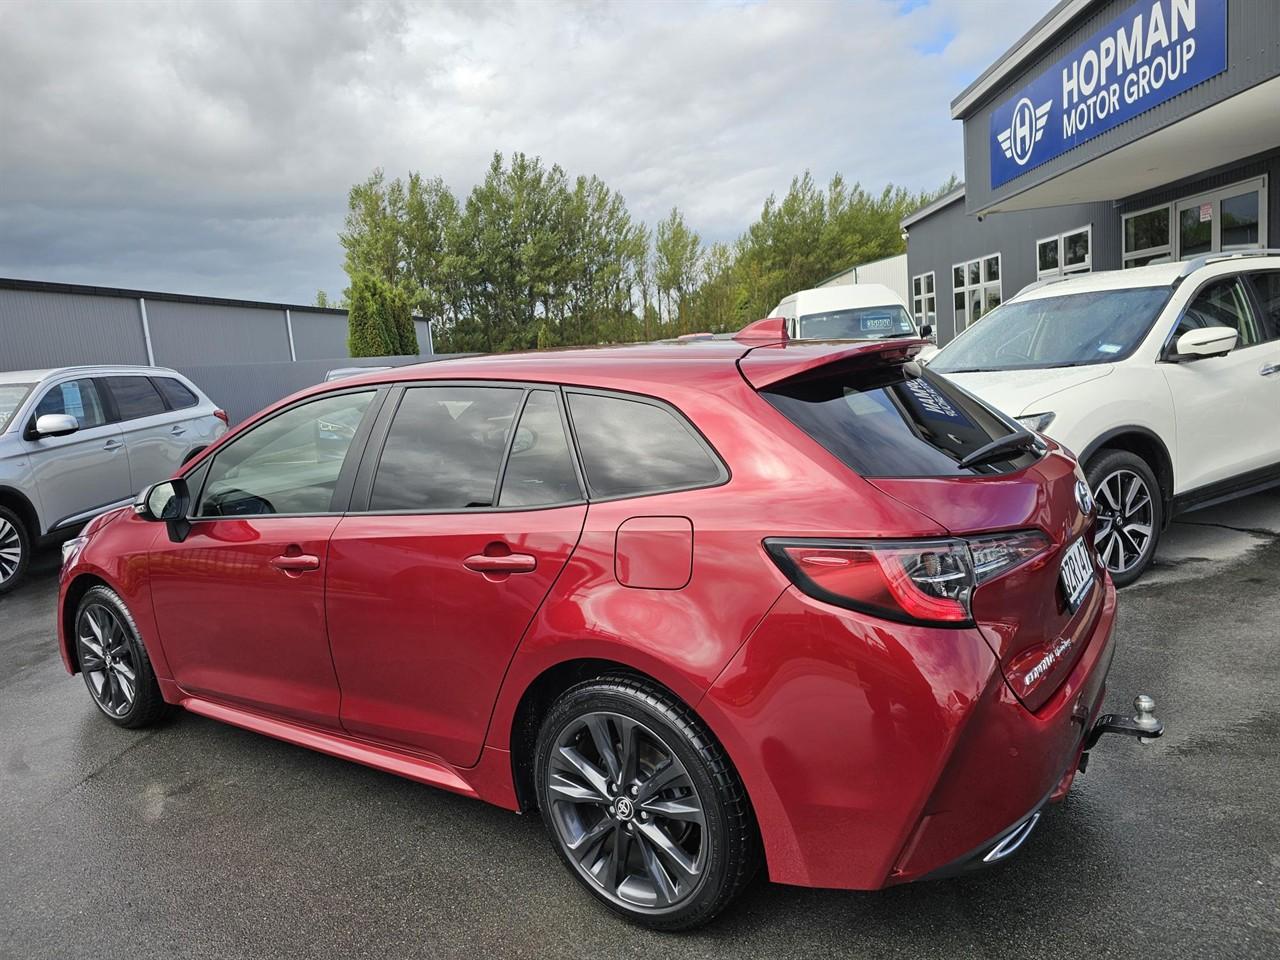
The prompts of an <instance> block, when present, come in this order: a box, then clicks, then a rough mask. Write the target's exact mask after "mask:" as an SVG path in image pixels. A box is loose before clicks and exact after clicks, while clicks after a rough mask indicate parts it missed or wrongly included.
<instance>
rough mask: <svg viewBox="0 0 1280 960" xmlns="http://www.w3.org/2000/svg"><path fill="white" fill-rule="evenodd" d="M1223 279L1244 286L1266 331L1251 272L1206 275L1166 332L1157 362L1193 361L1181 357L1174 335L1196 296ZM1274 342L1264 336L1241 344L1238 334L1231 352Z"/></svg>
mask: <svg viewBox="0 0 1280 960" xmlns="http://www.w3.org/2000/svg"><path fill="white" fill-rule="evenodd" d="M1254 272H1259V273H1261V272H1264V271H1254ZM1223 280H1235V281H1236V282H1238V283H1239V284H1240V285H1241V287H1243V288H1244V296H1245V301H1246V302H1247V303H1248V304H1249V309H1250V310H1252V311H1254V319H1255V320H1257V321H1258V324H1259V327H1260V328H1261V329H1262V330H1263V332H1264V333H1265V332H1266V320H1265V319H1264V318H1263V317H1262V311H1261V309H1260V307H1259V305H1258V298H1257V297H1256V296H1255V295H1254V291H1253V283H1252V282H1251V281H1250V280H1249V272H1248V271H1244V270H1238V271H1236V272H1234V273H1220V274H1218V275H1217V276H1214V277H1206V278H1205V279H1204V280H1203V281H1201V282H1200V283H1199V284H1197V285H1196V288H1195V290H1194V291H1192V293H1191V296H1189V297H1188V298H1187V302H1186V303H1185V304H1184V305H1183V306H1182V309H1181V310H1179V311H1178V316H1177V318H1176V319H1175V320H1174V321H1173V325H1172V326H1170V327H1169V332H1168V333H1167V334H1165V338H1164V344H1163V345H1162V346H1161V347H1160V355H1159V356H1158V357H1156V363H1175V364H1176V363H1189V362H1193V361H1188V360H1187V359H1186V358H1185V357H1184V358H1181V359H1179V356H1178V351H1177V348H1176V346H1175V344H1174V337H1175V335H1176V334H1177V332H1178V327H1180V326H1182V320H1183V318H1184V317H1186V315H1187V311H1188V310H1190V309H1191V305H1192V304H1193V303H1195V302H1196V298H1197V297H1199V296H1200V294H1201V293H1203V292H1204V290H1205V288H1206V287H1208V286H1210V285H1212V284H1215V283H1219V282H1221V281H1223ZM1167 305H1168V304H1167V303H1166V306H1167ZM1272 342H1274V340H1273V339H1271V338H1264V339H1262V340H1259V341H1258V342H1257V343H1250V344H1248V345H1247V346H1241V345H1240V341H1239V337H1238V335H1237V339H1236V346H1235V347H1234V348H1233V349H1232V350H1231V352H1232V353H1238V352H1239V351H1241V350H1252V349H1253V348H1254V347H1261V346H1265V345H1266V344H1268V343H1272ZM1196 359H1197V360H1201V359H1206V358H1203V357H1197V358H1196Z"/></svg>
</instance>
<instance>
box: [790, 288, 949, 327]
mask: <svg viewBox="0 0 1280 960" xmlns="http://www.w3.org/2000/svg"><path fill="white" fill-rule="evenodd" d="M769 316H771V317H785V318H786V320H787V333H788V335H789V336H791V337H792V338H793V339H797V340H886V339H889V338H890V337H916V336H921V333H919V332H917V330H916V325H915V323H914V322H912V320H911V311H910V310H908V309H907V305H906V304H905V303H903V302H902V298H901V297H900V296H898V295H897V294H896V293H894V292H893V291H892V290H890V289H889V288H888V287H886V286H883V285H882V284H879V283H850V284H841V285H839V286H834V287H816V288H814V289H813V290H801V291H799V292H797V293H793V294H791V295H790V296H787V297H783V298H782V301H781V302H780V303H779V304H778V305H777V306H776V307H774V308H773V312H772V313H771V314H769ZM930 333H932V331H931V330H929V329H928V328H927V327H926V329H925V331H924V332H923V336H926V337H927V336H929V334H930Z"/></svg>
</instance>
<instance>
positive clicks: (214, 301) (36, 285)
mask: <svg viewBox="0 0 1280 960" xmlns="http://www.w3.org/2000/svg"><path fill="white" fill-rule="evenodd" d="M0 290H32V291H37V292H40V293H77V294H82V295H86V296H91V297H126V298H128V299H130V300H138V299H143V300H169V301H172V302H174V303H201V304H205V305H207V306H214V307H254V308H256V309H259V310H289V311H294V310H298V311H306V312H308V313H328V314H333V315H334V316H341V317H345V316H346V315H347V311H346V310H343V309H340V308H338V307H316V306H311V305H308V304H302V303H269V302H267V301H265V300H232V299H230V298H227V297H197V296H193V295H191V294H186V293H162V292H160V291H157V290H128V289H124V288H122V287H95V286H92V285H90V284H82V283H53V282H51V281H48V280H17V279H13V278H9V277H0Z"/></svg>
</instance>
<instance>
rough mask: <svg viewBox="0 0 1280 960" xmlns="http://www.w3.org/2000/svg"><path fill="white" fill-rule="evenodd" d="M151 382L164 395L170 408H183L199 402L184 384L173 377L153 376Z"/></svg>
mask: <svg viewBox="0 0 1280 960" xmlns="http://www.w3.org/2000/svg"><path fill="white" fill-rule="evenodd" d="M151 382H152V383H154V384H155V385H156V388H157V389H158V390H159V391H160V392H161V393H162V394H163V395H164V399H165V401H166V402H167V403H168V404H169V409H170V410H185V409H186V408H187V407H194V406H195V405H196V404H197V403H199V402H200V401H199V400H197V399H196V395H195V394H194V393H192V392H191V391H190V390H188V389H187V388H186V386H185V385H183V384H182V383H180V382H178V381H177V380H175V379H173V377H155V378H153V379H152V381H151Z"/></svg>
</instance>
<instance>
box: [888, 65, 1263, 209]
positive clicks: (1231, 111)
mask: <svg viewBox="0 0 1280 960" xmlns="http://www.w3.org/2000/svg"><path fill="white" fill-rule="evenodd" d="M1277 103H1280V77H1276V78H1273V79H1271V80H1268V81H1266V82H1264V83H1260V84H1258V85H1257V86H1254V87H1250V88H1249V89H1248V90H1245V91H1244V92H1243V93H1238V94H1236V95H1235V96H1234V97H1230V98H1228V99H1226V100H1222V101H1219V102H1218V103H1215V104H1213V105H1212V106H1209V107H1206V108H1205V109H1203V110H1201V111H1199V112H1198V113H1194V114H1192V115H1191V116H1189V117H1185V118H1184V119H1182V120H1178V121H1176V122H1174V123H1171V124H1169V125H1167V126H1164V127H1161V128H1159V129H1158V130H1155V131H1153V132H1152V133H1149V134H1148V135H1147V136H1145V137H1142V138H1141V139H1138V140H1134V141H1132V142H1130V143H1127V144H1125V145H1124V146H1122V147H1117V148H1116V149H1115V150H1112V151H1111V152H1109V153H1106V154H1104V155H1102V156H1100V157H1097V158H1095V159H1093V160H1090V161H1088V162H1087V163H1083V164H1080V165H1079V166H1077V167H1075V168H1073V169H1071V170H1067V171H1065V172H1063V173H1060V174H1058V175H1057V176H1055V177H1053V178H1051V179H1049V180H1045V181H1044V182H1042V183H1039V184H1035V185H1033V186H1029V187H1027V188H1026V189H1024V190H1022V191H1020V192H1018V193H1015V194H1012V195H1010V196H1007V197H1005V198H1004V199H1002V200H997V201H994V202H992V203H991V204H989V205H988V206H986V207H984V208H983V209H982V210H976V211H970V212H971V213H982V214H986V213H997V212H1002V211H1003V212H1008V211H1012V210H1030V209H1035V208H1037V207H1057V206H1064V205H1067V204H1073V203H1092V202H1095V201H1100V200H1115V199H1116V198H1118V197H1119V198H1123V197H1130V196H1133V195H1134V194H1138V193H1142V192H1144V191H1146V190H1151V189H1154V188H1156V187H1160V186H1163V185H1165V184H1169V183H1174V182H1176V181H1178V180H1182V179H1185V178H1187V177H1193V176H1196V175H1197V174H1201V173H1203V172H1204V171H1206V170H1212V169H1214V168H1215V167H1220V166H1224V165H1226V164H1229V163H1233V162H1235V161H1238V160H1240V159H1241V158H1242V157H1250V156H1253V155H1254V154H1258V153H1263V152H1264V151H1267V150H1271V149H1274V148H1275V145H1276V144H1277V143H1280V110H1277V109H1276V104H1277ZM926 209H927V208H926ZM922 212H923V211H922ZM903 224H904V226H905V225H906V221H903Z"/></svg>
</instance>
